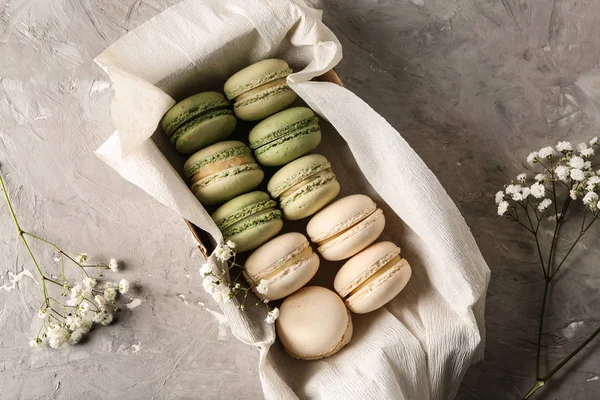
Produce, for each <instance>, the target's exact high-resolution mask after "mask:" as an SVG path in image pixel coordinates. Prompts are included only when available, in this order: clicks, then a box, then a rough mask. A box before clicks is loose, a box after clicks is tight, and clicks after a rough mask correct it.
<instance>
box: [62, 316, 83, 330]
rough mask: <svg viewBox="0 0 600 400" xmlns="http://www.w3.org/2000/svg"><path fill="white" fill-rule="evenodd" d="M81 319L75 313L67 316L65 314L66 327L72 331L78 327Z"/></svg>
mask: <svg viewBox="0 0 600 400" xmlns="http://www.w3.org/2000/svg"><path fill="white" fill-rule="evenodd" d="M81 321H82V319H81V317H78V316H76V315H69V316H67V319H66V321H65V322H66V324H67V328H69V329H70V330H72V331H74V330H76V329H77V328H79V325H80V324H81Z"/></svg>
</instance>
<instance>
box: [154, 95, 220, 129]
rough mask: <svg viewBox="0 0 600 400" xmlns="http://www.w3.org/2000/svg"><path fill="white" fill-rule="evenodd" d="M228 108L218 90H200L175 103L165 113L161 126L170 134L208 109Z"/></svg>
mask: <svg viewBox="0 0 600 400" xmlns="http://www.w3.org/2000/svg"><path fill="white" fill-rule="evenodd" d="M222 108H229V109H231V103H230V102H229V101H227V100H226V99H225V96H223V94H222V93H219V92H202V93H198V94H195V95H193V96H190V97H188V98H186V99H184V100H182V101H180V102H179V103H177V104H175V105H174V106H173V107H171V109H170V110H169V111H167V112H166V113H165V115H164V116H163V118H162V120H161V126H162V129H163V131H164V132H165V134H166V135H167V136H169V137H170V136H172V135H173V133H174V132H175V131H176V130H177V128H179V127H180V126H182V125H184V124H185V123H186V122H188V121H191V120H192V119H194V118H196V117H198V116H200V115H202V114H204V113H206V112H207V111H209V110H215V109H222Z"/></svg>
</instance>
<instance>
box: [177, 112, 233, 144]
mask: <svg viewBox="0 0 600 400" xmlns="http://www.w3.org/2000/svg"><path fill="white" fill-rule="evenodd" d="M221 115H233V111H232V110H230V109H229V108H228V107H226V106H225V107H224V108H222V109H217V110H209V111H207V112H206V113H204V114H201V115H200V116H198V117H196V118H194V119H192V120H191V121H189V122H186V123H184V124H183V125H182V126H180V127H179V128H178V129H177V130H176V131H175V133H173V135H172V136H171V138H170V139H169V140H170V141H171V143H173V144H175V143H176V142H177V141H178V140H179V138H180V137H181V136H183V135H184V134H185V133H187V132H189V131H190V130H191V129H193V128H195V127H196V126H198V125H199V124H201V123H203V122H205V121H208V120H209V119H213V118H216V117H219V116H221Z"/></svg>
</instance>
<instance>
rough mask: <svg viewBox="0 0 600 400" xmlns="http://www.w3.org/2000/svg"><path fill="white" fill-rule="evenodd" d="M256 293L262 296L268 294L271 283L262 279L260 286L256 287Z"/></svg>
mask: <svg viewBox="0 0 600 400" xmlns="http://www.w3.org/2000/svg"><path fill="white" fill-rule="evenodd" d="M256 291H257V292H258V293H260V294H267V293H268V292H269V281H267V280H266V279H261V281H260V282H259V283H258V285H256Z"/></svg>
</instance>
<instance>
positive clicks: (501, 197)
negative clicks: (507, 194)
mask: <svg viewBox="0 0 600 400" xmlns="http://www.w3.org/2000/svg"><path fill="white" fill-rule="evenodd" d="M502 200H504V192H503V191H502V190H501V191H499V192H497V193H496V198H495V201H496V204H500V202H501V201H502Z"/></svg>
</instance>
